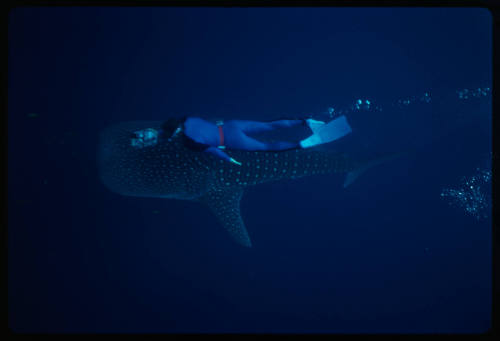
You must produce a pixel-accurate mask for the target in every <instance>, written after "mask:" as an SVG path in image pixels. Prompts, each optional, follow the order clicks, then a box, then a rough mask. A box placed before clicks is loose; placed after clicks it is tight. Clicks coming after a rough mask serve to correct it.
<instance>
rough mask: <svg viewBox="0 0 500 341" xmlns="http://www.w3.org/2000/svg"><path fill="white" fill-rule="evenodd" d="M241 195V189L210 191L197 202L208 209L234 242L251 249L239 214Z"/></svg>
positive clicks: (250, 243)
mask: <svg viewBox="0 0 500 341" xmlns="http://www.w3.org/2000/svg"><path fill="white" fill-rule="evenodd" d="M242 195H243V188H238V187H236V188H234V187H233V188H229V189H212V190H210V191H208V192H207V193H205V195H203V196H202V197H200V198H199V199H198V200H199V201H200V202H201V203H203V204H205V205H207V206H208V207H209V208H210V210H211V211H212V212H213V213H214V214H215V216H216V217H217V219H218V220H219V222H220V223H221V224H222V226H223V227H224V229H226V231H227V232H229V234H230V235H231V237H232V238H233V239H234V240H235V241H236V242H238V243H239V244H241V245H243V246H246V247H251V246H252V242H251V241H250V237H249V236H248V232H247V229H246V228H245V223H244V222H243V219H242V218H241V214H240V200H241V197H242Z"/></svg>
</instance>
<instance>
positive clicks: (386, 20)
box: [8, 8, 492, 333]
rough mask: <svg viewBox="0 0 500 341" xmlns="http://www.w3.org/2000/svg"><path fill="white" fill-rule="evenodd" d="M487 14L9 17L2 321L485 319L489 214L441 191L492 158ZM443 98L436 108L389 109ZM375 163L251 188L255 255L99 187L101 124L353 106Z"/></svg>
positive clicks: (172, 206) (475, 327)
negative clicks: (384, 159)
mask: <svg viewBox="0 0 500 341" xmlns="http://www.w3.org/2000/svg"><path fill="white" fill-rule="evenodd" d="M490 30H491V17H490V15H489V13H488V11H486V10H484V9H470V8H469V9H438V8H436V9H410V8H408V9H390V8H386V9H361V8H359V9H358V8H352V9H347V8H343V9H336V8H316V9H305V8H287V9H285V8H282V9H279V8H274V9H273V8H265V9H258V8H253V9H245V8H240V9H238V8H232V9H231V8H226V9H217V8H204V9H201V8H200V9H195V8H192V9H179V8H177V9H173V8H18V9H15V10H13V11H12V12H11V13H10V15H9V65H8V66H9V75H8V76H9V77H8V80H9V84H8V101H9V102H8V137H9V140H8V141H9V145H8V161H9V162H8V172H9V173H8V190H9V192H8V195H9V209H8V214H9V216H8V219H9V229H8V246H9V251H8V252H9V253H8V257H9V258H8V266H9V268H8V269H9V273H8V274H9V277H8V280H9V326H10V327H11V328H12V329H13V330H15V331H21V332H289V333H296V332H349V333H365V332H371V333H375V332H482V331H485V330H486V329H487V328H488V327H489V326H490V321H491V320H490V309H491V305H490V299H491V284H490V282H491V260H490V258H491V237H490V236H491V227H490V224H491V220H485V221H477V220H476V219H475V218H473V217H471V216H469V215H466V214H465V212H464V211H463V210H461V209H460V208H455V207H451V206H449V205H448V203H447V202H446V201H445V200H442V199H441V198H440V196H439V194H440V192H441V190H442V189H443V188H446V187H453V186H456V185H457V184H458V183H459V179H460V177H461V176H464V175H471V174H473V173H474V171H475V169H476V167H478V166H484V164H485V160H487V158H488V155H489V152H490V151H491V142H490V141H491V132H490V129H491V109H490V104H489V102H488V100H487V98H485V99H483V100H477V101H476V100H474V101H459V100H458V99H457V97H456V93H455V91H456V90H458V89H462V88H477V87H490V88H491V69H492V67H491V32H490ZM426 91H429V92H430V93H431V94H432V96H433V101H432V102H431V103H430V104H427V105H419V104H415V105H410V106H408V107H406V108H398V107H395V106H392V104H393V103H394V101H396V100H397V99H400V98H406V97H409V96H412V95H420V94H423V93H424V92H426ZM358 98H369V99H370V100H371V101H372V102H373V103H379V104H380V106H382V107H383V108H384V110H383V111H382V112H372V111H368V112H354V113H352V115H350V116H349V117H348V118H349V120H350V122H351V125H352V126H353V133H352V134H351V135H350V136H348V137H347V138H346V139H345V140H344V141H341V142H340V143H339V144H338V145H337V148H339V149H342V150H344V151H348V152H352V153H355V152H362V153H372V152H376V153H384V152H392V151H395V150H404V149H407V148H412V152H411V153H409V154H408V155H407V156H405V157H402V158H400V159H399V160H397V161H396V160H395V161H391V162H389V163H387V164H385V165H383V166H378V167H377V168H374V169H372V170H370V171H369V172H367V173H366V174H364V175H363V176H362V177H360V178H359V180H357V182H355V183H354V184H353V185H352V186H351V187H350V188H348V189H346V190H344V189H343V188H342V181H343V176H341V175H331V176H317V177H310V178H304V179H299V180H296V181H283V182H278V183H269V184H262V185H259V186H256V187H253V188H249V189H248V190H247V191H246V194H245V195H244V197H243V200H242V215H243V218H244V220H245V222H246V226H247V229H248V231H249V234H250V236H251V238H252V241H253V244H254V247H253V248H252V249H245V248H242V247H240V246H238V245H236V244H235V243H233V242H232V241H231V239H230V238H229V236H228V235H227V234H226V232H225V231H224V230H223V229H222V228H221V227H220V226H219V225H218V224H217V221H216V220H215V218H214V217H213V216H212V214H211V213H210V211H209V210H208V209H206V208H205V207H201V206H199V204H196V203H193V202H183V201H175V200H160V199H148V198H134V197H124V196H119V195H117V194H114V193H111V192H110V191H108V190H107V189H106V188H105V187H104V186H103V185H102V184H101V183H100V182H99V180H98V177H97V167H96V162H95V153H96V148H97V138H98V133H99V131H100V130H101V129H102V128H104V127H105V126H107V125H109V124H112V123H117V122H120V121H126V120H137V119H144V120H149V119H155V120H162V119H164V118H166V117H170V116H176V115H178V116H180V115H199V116H202V117H217V118H245V119H254V120H259V119H266V120H269V119H272V118H278V117H283V116H295V117H296V116H302V115H306V114H315V113H321V112H323V111H325V110H326V108H327V107H329V106H333V107H335V108H349V106H350V105H351V104H352V103H353V101H354V100H356V99H358Z"/></svg>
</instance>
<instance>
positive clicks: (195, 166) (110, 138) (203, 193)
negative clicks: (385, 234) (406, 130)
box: [97, 121, 397, 247]
mask: <svg viewBox="0 0 500 341" xmlns="http://www.w3.org/2000/svg"><path fill="white" fill-rule="evenodd" d="M162 123H163V122H161V121H132V122H121V123H118V124H115V125H112V126H109V127H108V128H106V129H104V130H103V131H102V132H101V134H100V138H99V144H98V152H97V164H98V171H99V177H100V180H101V181H102V183H103V184H104V185H105V186H106V187H107V188H108V189H109V190H111V191H112V192H115V193H118V194H121V195H126V196H137V197H156V198H164V199H179V200H191V201H197V202H199V203H201V204H203V205H206V206H208V208H209V209H210V210H211V211H212V212H213V214H214V215H215V217H216V218H217V219H218V221H219V222H220V224H221V225H222V226H223V227H224V229H225V230H226V231H228V232H229V234H230V236H231V237H232V238H233V239H234V240H235V241H236V242H237V243H239V244H241V245H243V246H245V247H251V246H252V242H251V240H250V237H249V234H248V231H247V229H246V227H245V223H244V222H243V219H242V217H241V213H240V200H241V198H242V196H243V193H244V191H245V188H246V187H248V186H255V185H258V184H261V183H265V182H270V181H278V180H283V179H297V178H302V177H305V176H312V175H316V174H329V173H347V176H346V180H345V182H344V187H347V186H348V185H350V184H351V183H352V182H353V181H354V180H355V179H356V178H357V177H358V176H359V174H361V173H362V172H363V171H365V170H366V169H368V168H370V167H372V166H374V165H377V164H379V163H381V162H384V161H386V160H388V159H391V158H393V157H395V156H397V153H392V154H388V155H385V156H383V157H377V158H371V159H354V158H350V157H349V156H348V155H347V154H345V153H341V152H335V151H332V150H324V149H317V148H308V149H293V150H287V151H277V152H274V151H244V150H229V151H227V152H228V153H229V154H231V156H232V157H233V158H235V159H236V160H239V161H240V162H241V166H240V165H236V164H233V163H229V162H227V161H224V160H222V159H219V158H217V157H215V156H213V155H211V154H208V153H203V152H200V151H195V150H192V149H189V148H187V147H186V146H185V145H184V143H183V137H182V134H177V135H175V136H174V137H172V138H170V139H163V140H161V141H159V142H158V143H156V144H154V145H152V146H148V147H145V148H136V147H134V146H133V144H131V142H130V140H131V135H132V134H133V132H134V131H138V130H141V129H146V128H152V129H157V130H160V129H161V128H160V126H161V124H162Z"/></svg>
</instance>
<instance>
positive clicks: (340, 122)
mask: <svg viewBox="0 0 500 341" xmlns="http://www.w3.org/2000/svg"><path fill="white" fill-rule="evenodd" d="M300 125H302V126H306V127H308V128H309V129H310V130H311V131H312V135H310V136H309V137H308V138H306V139H303V140H301V141H299V142H288V141H278V142H262V141H259V140H257V139H254V138H252V137H250V136H248V135H247V134H251V133H260V132H265V131H272V130H275V129H280V128H291V127H296V126H300ZM181 132H182V133H183V135H184V137H185V139H184V143H185V145H186V147H188V148H190V149H192V150H197V151H204V152H208V153H211V154H213V155H215V156H217V157H219V158H221V159H223V160H226V161H228V162H232V163H234V164H237V165H240V166H241V163H240V162H238V161H237V160H235V159H233V158H232V157H230V156H229V155H227V154H226V153H225V152H224V149H226V148H227V149H229V150H231V149H233V150H234V149H237V150H248V151H285V150H290V149H297V148H310V147H313V146H317V145H319V144H324V143H328V142H332V141H335V140H337V139H339V138H341V137H343V136H345V135H347V134H349V133H350V132H351V127H350V126H349V124H348V123H347V120H346V118H345V116H340V117H338V118H336V119H334V120H332V121H330V122H329V123H325V122H323V121H317V120H313V119H311V118H309V119H281V120H275V121H271V122H259V121H246V120H228V121H225V122H222V121H218V122H216V123H212V122H210V121H206V120H204V119H201V118H198V117H185V118H170V119H168V120H167V121H165V122H164V123H163V124H162V125H161V131H159V132H158V131H156V130H155V129H152V128H147V129H143V130H140V131H136V132H135V133H134V134H133V138H132V142H131V144H132V146H134V147H138V148H143V147H147V146H152V145H154V144H156V143H158V141H159V139H161V138H166V139H171V138H172V137H174V136H175V135H177V134H179V133H181Z"/></svg>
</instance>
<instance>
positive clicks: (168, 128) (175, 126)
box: [161, 118, 186, 139]
mask: <svg viewBox="0 0 500 341" xmlns="http://www.w3.org/2000/svg"><path fill="white" fill-rule="evenodd" d="M185 120H186V119H185V118H169V119H168V120H166V121H165V122H164V123H163V124H162V125H161V129H162V131H163V134H164V135H163V136H165V138H167V139H168V138H171V137H173V136H174V135H175V134H177V133H178V132H179V131H180V130H181V129H182V124H183V123H184V121H185Z"/></svg>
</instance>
